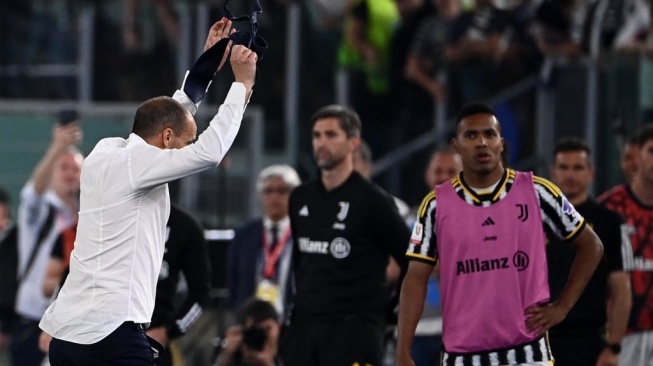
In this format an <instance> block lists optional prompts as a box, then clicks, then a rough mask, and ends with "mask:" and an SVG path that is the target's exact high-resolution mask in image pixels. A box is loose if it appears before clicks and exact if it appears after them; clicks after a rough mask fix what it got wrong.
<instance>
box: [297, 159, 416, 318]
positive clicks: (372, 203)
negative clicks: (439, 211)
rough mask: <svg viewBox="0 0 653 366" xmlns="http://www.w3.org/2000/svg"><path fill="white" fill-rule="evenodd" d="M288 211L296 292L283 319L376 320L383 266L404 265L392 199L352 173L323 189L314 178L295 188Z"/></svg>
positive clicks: (383, 298)
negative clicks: (289, 310)
mask: <svg viewBox="0 0 653 366" xmlns="http://www.w3.org/2000/svg"><path fill="white" fill-rule="evenodd" d="M289 214H290V223H291V227H292V234H293V239H294V246H293V271H294V277H295V278H294V280H295V288H296V297H295V300H294V306H293V307H292V314H291V318H292V320H291V321H294V320H298V321H303V320H311V321H315V320H317V321H330V320H339V319H343V318H345V317H347V316H351V315H356V316H363V317H366V318H367V317H372V318H373V319H374V320H377V319H378V320H380V321H383V319H384V316H385V314H384V313H385V309H386V306H387V304H388V297H389V296H388V295H389V293H388V290H387V286H386V267H387V264H388V261H389V258H390V256H392V257H393V258H394V259H395V260H396V261H397V263H399V264H400V266H402V268H405V253H406V248H407V245H408V241H409V239H410V230H409V228H408V226H407V225H406V223H405V222H404V221H403V219H402V218H401V216H400V215H399V213H398V212H397V208H396V206H395V204H394V202H393V199H392V197H391V196H390V195H388V194H387V193H385V192H384V191H383V190H381V189H380V188H379V187H377V186H376V185H374V184H373V183H372V182H370V181H368V180H367V179H365V178H363V177H362V176H361V175H360V174H358V173H357V172H353V173H352V174H351V176H350V177H349V178H348V179H347V180H346V181H345V182H344V183H343V184H342V185H340V186H339V187H337V188H335V189H333V190H331V191H328V192H327V191H326V189H325V188H324V186H323V184H322V182H321V180H320V179H316V180H313V181H310V182H307V183H306V184H304V185H301V186H300V187H297V188H295V189H294V190H293V192H292V194H291V196H290V204H289ZM402 272H403V271H402Z"/></svg>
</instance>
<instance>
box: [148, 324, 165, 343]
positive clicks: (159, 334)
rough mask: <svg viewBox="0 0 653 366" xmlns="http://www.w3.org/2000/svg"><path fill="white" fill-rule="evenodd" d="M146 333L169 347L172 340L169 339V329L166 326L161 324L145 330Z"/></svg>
mask: <svg viewBox="0 0 653 366" xmlns="http://www.w3.org/2000/svg"><path fill="white" fill-rule="evenodd" d="M145 334H147V335H148V336H149V337H150V338H152V339H154V340H155V341H157V342H159V343H160V344H161V345H162V346H163V347H168V343H169V342H170V340H169V339H168V330H167V329H166V327H163V326H161V327H156V328H148V329H147V330H146V331H145Z"/></svg>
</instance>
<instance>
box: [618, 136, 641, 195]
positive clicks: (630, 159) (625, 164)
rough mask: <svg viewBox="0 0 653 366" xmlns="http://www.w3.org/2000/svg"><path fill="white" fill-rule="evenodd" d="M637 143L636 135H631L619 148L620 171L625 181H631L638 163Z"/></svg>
mask: <svg viewBox="0 0 653 366" xmlns="http://www.w3.org/2000/svg"><path fill="white" fill-rule="evenodd" d="M639 153H640V151H639V145H638V141H637V135H633V136H632V137H631V138H629V139H628V141H626V142H625V143H624V145H623V148H622V150H621V160H620V165H621V172H622V173H623V175H624V179H625V181H626V183H628V184H630V183H632V182H633V177H634V176H635V174H637V167H638V165H639V162H638V160H639Z"/></svg>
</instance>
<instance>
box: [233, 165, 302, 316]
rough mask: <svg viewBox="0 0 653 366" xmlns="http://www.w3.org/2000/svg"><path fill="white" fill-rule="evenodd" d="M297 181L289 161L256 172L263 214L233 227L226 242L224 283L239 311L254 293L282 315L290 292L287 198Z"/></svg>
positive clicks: (290, 247)
mask: <svg viewBox="0 0 653 366" xmlns="http://www.w3.org/2000/svg"><path fill="white" fill-rule="evenodd" d="M300 184H301V181H300V179H299V176H298V175H297V172H295V170H294V169H293V168H292V167H290V166H289V165H270V166H268V167H266V168H265V169H263V170H261V172H260V173H259V175H258V179H257V181H256V191H257V193H258V198H259V199H260V202H261V206H262V209H263V215H262V216H261V217H258V218H255V219H252V220H250V221H247V222H245V223H243V224H242V225H240V226H239V227H238V228H236V232H235V235H234V238H233V240H232V241H231V243H229V254H228V260H227V284H228V287H229V300H230V303H231V307H232V309H233V310H234V311H236V312H239V311H241V308H242V306H243V304H244V303H245V301H246V300H247V299H249V298H251V297H253V296H257V297H259V298H262V299H264V300H267V301H270V303H272V304H273V305H274V307H275V309H276V310H277V312H278V313H279V314H280V316H281V319H284V317H285V314H286V312H287V310H288V309H287V304H289V303H290V300H291V296H292V289H291V283H292V281H291V280H290V278H289V275H290V258H291V254H292V245H293V238H292V235H291V233H290V219H289V218H288V198H289V197H290V192H291V191H292V190H293V189H294V188H295V187H297V186H299V185H300ZM282 322H283V321H282Z"/></svg>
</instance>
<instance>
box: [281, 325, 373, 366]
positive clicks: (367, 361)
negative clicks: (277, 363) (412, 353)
mask: <svg viewBox="0 0 653 366" xmlns="http://www.w3.org/2000/svg"><path fill="white" fill-rule="evenodd" d="M383 334H384V326H383V322H382V321H375V320H371V319H367V318H364V317H360V316H348V317H346V318H343V319H340V320H334V321H331V322H323V321H320V322H312V321H310V320H308V321H307V320H304V321H299V322H298V321H293V322H292V323H291V325H290V326H289V327H288V328H286V330H285V331H284V334H283V335H282V336H281V344H280V355H281V360H282V361H283V364H284V365H285V366H307V365H310V366H351V365H354V364H358V365H361V366H363V365H372V366H380V365H381V361H382V359H383Z"/></svg>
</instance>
